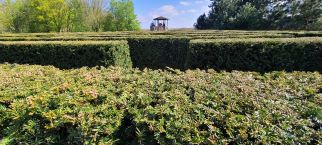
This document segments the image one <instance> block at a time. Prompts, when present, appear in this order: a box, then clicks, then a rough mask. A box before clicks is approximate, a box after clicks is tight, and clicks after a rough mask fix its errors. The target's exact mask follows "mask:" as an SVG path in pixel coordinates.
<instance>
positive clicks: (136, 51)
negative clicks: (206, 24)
mask: <svg viewBox="0 0 322 145" xmlns="http://www.w3.org/2000/svg"><path fill="white" fill-rule="evenodd" d="M189 41H190V40H189V39H188V38H162V37H161V38H129V39H128V44H129V46H130V49H131V50H130V51H131V58H132V62H133V66H134V67H138V68H146V67H147V68H152V69H162V68H165V67H171V68H178V69H183V67H184V62H185V58H186V54H187V49H188V47H189Z"/></svg>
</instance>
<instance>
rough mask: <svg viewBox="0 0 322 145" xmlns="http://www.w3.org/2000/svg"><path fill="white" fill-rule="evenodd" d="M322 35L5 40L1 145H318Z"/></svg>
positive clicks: (0, 72) (0, 48) (0, 39)
mask: <svg viewBox="0 0 322 145" xmlns="http://www.w3.org/2000/svg"><path fill="white" fill-rule="evenodd" d="M321 35H322V32H318V31H303V32H301V31H219V30H207V31H193V30H185V31H182V30H180V31H167V32H106V33H33V34H27V33H26V34H24V33H22V34H5V33H4V34H0V63H1V64H0V144H222V145H225V144H321V143H322V140H321V136H322V124H321V121H322V111H321V102H322V75H321V72H322V37H321Z"/></svg>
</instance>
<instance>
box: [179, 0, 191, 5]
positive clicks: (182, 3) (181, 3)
mask: <svg viewBox="0 0 322 145" xmlns="http://www.w3.org/2000/svg"><path fill="white" fill-rule="evenodd" d="M179 4H180V5H182V6H190V5H191V3H190V2H187V1H181V2H180V3H179Z"/></svg>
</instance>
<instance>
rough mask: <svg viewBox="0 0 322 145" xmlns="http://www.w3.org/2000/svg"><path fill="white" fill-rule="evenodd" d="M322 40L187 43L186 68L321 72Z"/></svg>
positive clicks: (294, 39) (236, 40) (290, 39)
mask: <svg viewBox="0 0 322 145" xmlns="http://www.w3.org/2000/svg"><path fill="white" fill-rule="evenodd" d="M321 62H322V38H321V37H312V38H280V39H264V38H262V39H218V40H194V41H192V42H191V43H190V47H189V50H188V56H187V60H186V68H190V69H194V68H200V69H207V68H214V69H216V70H229V71H230V70H246V71H249V70H251V71H260V72H266V71H274V70H286V71H294V70H301V71H320V72H322V63H321Z"/></svg>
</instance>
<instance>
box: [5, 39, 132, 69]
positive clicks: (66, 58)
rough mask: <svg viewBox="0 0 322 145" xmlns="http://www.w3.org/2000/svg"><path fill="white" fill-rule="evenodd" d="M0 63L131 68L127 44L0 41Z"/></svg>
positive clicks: (113, 42)
mask: <svg viewBox="0 0 322 145" xmlns="http://www.w3.org/2000/svg"><path fill="white" fill-rule="evenodd" d="M0 62H1V63H4V62H9V63H19V64H39V65H54V66H56V67H59V68H64V69H65V68H79V67H83V66H89V67H94V66H110V65H116V66H122V67H131V66H132V64H131V59H130V52H129V46H128V45H127V42H126V41H107V42H100V41H96V42H95V41H81V42H77V41H74V42H72V41H69V42H57V41H49V42H42V41H41V42H38V41H37V42H32V41H22V42H0Z"/></svg>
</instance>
